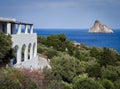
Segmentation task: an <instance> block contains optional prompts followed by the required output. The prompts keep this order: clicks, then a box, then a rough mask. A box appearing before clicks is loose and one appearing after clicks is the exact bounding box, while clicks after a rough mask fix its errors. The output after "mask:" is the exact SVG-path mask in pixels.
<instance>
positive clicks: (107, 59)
mask: <svg viewBox="0 0 120 89" xmlns="http://www.w3.org/2000/svg"><path fill="white" fill-rule="evenodd" d="M116 61H117V53H116V51H114V50H110V49H109V48H103V51H102V52H101V58H100V60H99V62H100V64H101V66H105V67H106V66H107V65H114V64H115V63H116Z"/></svg>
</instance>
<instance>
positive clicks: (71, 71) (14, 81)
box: [0, 34, 120, 89]
mask: <svg viewBox="0 0 120 89" xmlns="http://www.w3.org/2000/svg"><path fill="white" fill-rule="evenodd" d="M0 36H1V37H0V42H2V43H0V45H1V46H0V47H1V48H0V58H2V59H3V58H4V59H5V58H6V57H5V56H6V55H7V57H10V56H8V54H9V53H10V49H11V44H12V43H11V41H10V36H9V35H8V38H7V40H4V39H3V38H6V37H7V35H6V36H5V37H4V36H3V34H2V35H0ZM2 37H3V38H2ZM8 39H9V40H8ZM3 40H4V41H3ZM7 42H10V43H8V44H7ZM2 44H6V46H5V47H3V48H5V49H6V52H3V48H2V46H3V45H2ZM5 49H4V50H5ZM3 53H4V54H3ZM38 53H40V54H42V55H46V56H47V57H48V58H49V59H50V64H51V69H47V68H45V69H44V71H43V74H44V75H43V74H42V73H41V71H40V70H38V71H29V70H16V69H14V68H7V69H5V68H1V70H0V89H119V88H120V54H119V53H117V51H116V50H114V49H110V48H105V47H104V48H98V47H88V46H86V45H84V44H80V45H75V44H74V43H72V42H71V41H68V40H67V39H66V36H65V35H64V34H58V35H50V36H48V37H44V36H39V37H38ZM9 55H10V54H9ZM8 59H9V58H8Z"/></svg>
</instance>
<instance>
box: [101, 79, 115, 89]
mask: <svg viewBox="0 0 120 89" xmlns="http://www.w3.org/2000/svg"><path fill="white" fill-rule="evenodd" d="M101 83H102V85H103V87H104V88H105V89H115V87H114V84H113V83H112V82H111V81H110V80H108V79H102V80H101Z"/></svg>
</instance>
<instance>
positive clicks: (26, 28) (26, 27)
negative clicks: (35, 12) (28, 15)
mask: <svg viewBox="0 0 120 89" xmlns="http://www.w3.org/2000/svg"><path fill="white" fill-rule="evenodd" d="M27 33H28V25H25V34H27Z"/></svg>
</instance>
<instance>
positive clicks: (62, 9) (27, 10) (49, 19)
mask: <svg viewBox="0 0 120 89" xmlns="http://www.w3.org/2000/svg"><path fill="white" fill-rule="evenodd" d="M0 17H5V18H15V19H16V20H17V21H23V22H29V23H33V24H34V28H66V29H69V28H70V29H72V28H76V29H84V28H90V27H92V25H93V24H94V21H95V20H99V21H100V22H102V23H104V24H105V25H107V26H108V27H109V28H112V29H113V28H114V29H115V28H118V29H119V28H120V0H0Z"/></svg>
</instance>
